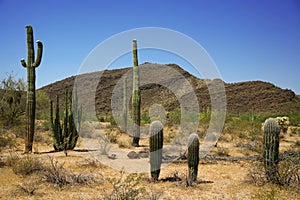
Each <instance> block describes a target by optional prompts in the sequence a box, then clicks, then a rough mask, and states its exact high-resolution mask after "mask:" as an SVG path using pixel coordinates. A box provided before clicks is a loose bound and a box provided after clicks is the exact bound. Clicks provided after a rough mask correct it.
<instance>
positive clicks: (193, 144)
mask: <svg viewBox="0 0 300 200" xmlns="http://www.w3.org/2000/svg"><path fill="white" fill-rule="evenodd" d="M199 144H200V143H199V137H198V135H197V134H196V133H192V134H191V135H190V136H189V138H188V168H189V174H188V181H189V184H191V183H192V182H195V181H196V180H197V174H198V164H199Z"/></svg>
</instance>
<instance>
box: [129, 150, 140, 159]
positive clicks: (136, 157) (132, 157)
mask: <svg viewBox="0 0 300 200" xmlns="http://www.w3.org/2000/svg"><path fill="white" fill-rule="evenodd" d="M127 156H128V158H130V159H140V155H139V154H138V153H137V152H135V151H130V152H129V153H128V154H127Z"/></svg>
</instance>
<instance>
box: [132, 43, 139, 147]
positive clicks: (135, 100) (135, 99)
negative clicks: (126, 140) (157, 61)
mask: <svg viewBox="0 0 300 200" xmlns="http://www.w3.org/2000/svg"><path fill="white" fill-rule="evenodd" d="M132 59H133V91H132V120H133V123H134V125H133V141H132V146H139V140H140V123H141V93H140V89H139V84H140V83H139V82H140V80H139V79H140V78H139V68H138V56H137V42H136V40H133V41H132Z"/></svg>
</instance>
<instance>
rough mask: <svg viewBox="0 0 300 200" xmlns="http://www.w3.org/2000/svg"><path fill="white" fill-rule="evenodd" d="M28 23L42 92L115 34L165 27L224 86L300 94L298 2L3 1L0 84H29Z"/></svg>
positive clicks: (0, 8)
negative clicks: (268, 86)
mask: <svg viewBox="0 0 300 200" xmlns="http://www.w3.org/2000/svg"><path fill="white" fill-rule="evenodd" d="M27 24H31V25H32V26H33V28H34V37H35V40H37V39H40V40H41V41H42V42H43V43H44V48H45V49H44V56H43V59H42V64H41V65H40V66H39V68H38V69H37V87H41V86H44V85H47V84H49V83H52V82H55V81H58V80H61V79H64V78H66V77H69V76H72V75H76V73H77V72H78V70H79V67H80V65H81V63H82V62H83V61H84V59H85V58H86V57H87V55H88V54H89V52H90V51H91V50H92V49H93V48H95V47H96V46H97V45H98V44H99V43H101V42H102V41H104V40H105V39H107V38H109V37H110V36H112V35H114V34H117V33H120V32H122V31H126V30H129V29H133V28H139V27H163V28H169V29H173V30H176V31H179V32H181V33H183V34H186V35H188V36H189V37H191V38H193V39H194V40H196V41H197V42H198V43H199V44H200V45H202V46H203V47H204V48H205V49H206V51H207V52H208V53H209V54H210V56H211V57H212V59H213V60H214V62H215V63H216V65H217V67H218V69H219V70H220V73H221V76H222V78H223V79H224V80H225V81H226V82H239V81H248V80H263V81H268V82H271V83H274V84H275V85H277V86H279V87H282V88H284V89H285V88H288V89H292V90H294V91H295V92H296V93H297V94H300V1H299V0H226V1H225V0H205V1H204V0H203V1H202V0H198V1H197V0H194V1H183V0H182V1H179V0H151V1H146V0H145V1H142V0H127V1H126V0H119V1H117V0H110V1H108V0H105V1H104V0H103V1H102V0H98V1H97V0H94V1H93V0H82V1H80V0H43V1H40V0H26V1H23V0H0V27H1V32H0V34H1V37H0V79H3V78H4V77H5V76H6V75H7V74H8V73H10V72H12V71H13V72H14V73H15V74H16V75H17V77H23V78H24V80H25V79H26V70H25V69H24V68H23V67H22V66H21V65H20V59H21V58H23V57H25V58H26V57H27V56H26V54H27V52H26V42H25V39H26V34H25V25H27ZM129 48H131V47H129ZM162 60H163V61H164V62H168V61H167V59H166V57H164V58H163V59H162ZM146 61H149V60H140V63H143V62H146ZM150 61H152V62H155V61H154V60H150ZM156 62H160V60H157V61H156ZM169 62H170V63H173V62H174V60H172V59H171V58H170V61H169ZM130 63H131V61H129V62H128V63H124V66H126V65H130ZM124 66H120V67H124ZM183 67H184V66H183Z"/></svg>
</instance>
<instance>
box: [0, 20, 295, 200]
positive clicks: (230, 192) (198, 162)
mask: <svg viewBox="0 0 300 200" xmlns="http://www.w3.org/2000/svg"><path fill="white" fill-rule="evenodd" d="M26 30H27V43H28V53H29V55H28V58H29V59H28V61H27V63H26V62H25V60H21V63H22V65H23V66H24V67H27V72H28V80H27V81H28V83H27V99H26V109H25V110H26V112H25V110H24V107H25V106H24V105H25V103H24V98H25V97H24V95H25V91H24V90H25V88H23V87H22V86H23V83H22V81H21V80H19V81H16V80H15V79H14V77H12V76H9V77H8V79H5V80H3V81H2V85H1V90H0V95H1V97H0V99H1V107H0V109H1V115H0V123H1V127H3V128H1V129H0V172H1V173H0V188H1V190H0V198H3V199H23V198H27V199H57V200H59V199H74V200H76V199H99V200H100V199H101V200H102V199H106V200H133V199H136V200H139V199H149V200H156V199H282V197H284V198H285V199H291V200H294V199H300V198H299V197H300V142H299V141H300V131H299V128H300V127H299V126H300V117H299V116H300V111H299V109H300V100H299V96H296V95H295V94H294V92H292V91H290V90H282V89H281V88H279V87H275V86H274V85H273V84H270V83H265V82H261V81H256V82H243V83H236V84H226V83H224V82H223V81H222V80H220V79H215V80H205V81H204V80H201V79H198V78H196V77H194V76H193V75H191V74H189V73H188V72H186V71H184V70H183V69H181V68H180V67H179V66H178V65H176V64H169V65H158V64H152V63H144V64H142V65H139V64H138V59H137V41H136V40H133V49H132V52H133V63H134V67H133V74H132V77H131V79H130V77H128V76H127V77H126V78H125V81H123V85H121V86H122V87H117V86H116V84H117V81H118V80H121V78H122V77H123V75H124V74H125V73H127V72H128V71H129V72H130V69H128V68H125V69H116V70H106V71H104V72H103V74H102V78H101V80H100V81H99V80H98V77H97V76H98V72H94V73H89V74H83V75H79V76H78V77H79V78H82V79H83V82H84V85H87V86H89V84H91V83H92V82H93V81H95V80H97V81H98V82H97V83H98V85H97V88H96V90H95V93H96V94H95V96H94V99H90V98H88V95H86V93H85V92H86V91H82V90H78V94H77V90H72V89H73V87H74V84H75V83H74V78H68V79H65V80H63V81H60V82H56V83H53V84H51V85H48V86H45V87H43V88H41V89H40V90H38V92H37V93H36V90H35V71H34V70H35V67H37V66H38V65H39V64H40V62H41V55H42V43H41V42H40V41H37V44H38V52H37V55H38V56H37V60H34V59H33V58H34V54H33V53H34V50H33V44H32V43H33V42H32V41H33V33H32V27H31V26H26ZM149 69H151V70H152V71H151V72H153V74H151V75H152V76H157V77H159V76H160V75H161V76H160V77H161V80H160V81H161V82H159V83H161V84H159V83H152V82H151V84H146V85H143V86H140V85H139V81H140V75H139V70H149ZM153 69H154V70H153ZM156 69H160V70H162V71H159V70H156ZM173 70H174V71H176V73H175V75H174V74H171V73H170V71H173ZM162 72H163V73H162ZM168 73H170V74H168ZM127 75H128V74H127ZM180 80H181V81H183V82H180ZM127 81H128V82H130V83H134V84H133V88H130V87H129V89H130V90H131V92H132V96H129V95H128V96H127V94H128V93H129V92H128V91H127V90H129V89H128V87H127V86H126V85H127ZM184 81H186V82H187V83H191V85H189V86H190V88H188V89H191V91H193V92H191V91H190V92H187V91H186V89H187V88H180V87H181V85H182V84H183V83H184ZM162 82H163V83H164V84H165V85H164V84H162ZM166 83H167V84H166ZM214 84H222V85H224V90H225V91H223V92H224V93H222V92H220V91H217V92H215V91H208V90H210V89H212V88H210V87H209V86H211V85H214ZM131 85H132V84H131ZM167 86H170V87H171V86H172V87H174V88H176V90H175V89H174V88H173V89H174V91H176V92H177V93H176V92H175V93H172V92H173V90H171V89H169V88H168V87H167ZM62 87H63V89H62ZM178 88H179V89H178ZM177 89H178V91H177ZM62 91H64V93H65V95H64V101H63V103H62V101H59V98H61V96H63V94H62V93H63V92H62ZM211 92H215V93H213V94H211ZM225 93H226V95H227V102H226V103H227V107H228V110H227V113H226V115H225V114H224V121H222V120H220V121H217V119H219V118H222V116H221V115H222V113H221V112H222V111H224V112H225V111H226V109H224V108H223V109H219V110H218V109H215V110H211V109H212V108H214V106H213V105H211V104H213V103H212V102H210V101H212V99H214V98H215V99H218V100H220V101H219V102H218V103H220V102H221V101H222V103H224V101H225V100H224V98H223V95H225ZM249 93H251V95H248V94H249ZM36 94H37V95H36ZM114 94H120V95H119V96H118V95H117V96H113V95H114ZM77 95H79V96H81V97H83V99H81V100H78V98H77V97H78V96H77ZM214 95H215V96H214ZM191 96H193V97H195V100H197V102H196V104H197V105H192V106H191V105H190V104H193V100H191V98H190V97H191ZM212 96H213V97H214V98H210V97H212ZM112 97H114V98H115V99H111V98H112ZM127 97H130V98H127ZM154 97H155V98H154ZM216 97H218V98H216ZM54 99H56V103H55V106H54V104H53V100H54ZM61 99H62V98H61ZM116 99H117V100H118V101H119V102H122V106H123V107H122V109H121V108H120V107H114V106H116V105H114V104H113V101H115V100H116ZM209 99H211V100H209ZM223 100H224V101H223ZM91 102H92V103H91ZM182 102H185V103H187V104H185V105H184V106H182V105H181V103H182ZM198 104H199V105H198ZM220 104H221V103H220ZM87 105H88V107H87ZM91 105H93V106H92V108H91ZM129 105H130V106H129ZM153 105H156V107H154V106H153ZM45 106H47V107H48V108H49V110H47V109H45ZM181 106H182V107H181ZM189 106H190V107H189ZM198 106H200V109H198V110H197V112H190V110H189V109H191V110H193V108H194V107H198ZM62 107H63V109H60V108H62ZM124 107H125V108H126V109H124ZM36 109H37V110H36ZM87 109H91V110H92V111H95V112H94V113H93V114H96V116H94V115H92V114H90V113H88V112H86V113H88V114H84V111H86V110H87ZM149 110H151V112H150V111H149ZM220 110H221V111H220ZM48 112H49V113H48ZM25 113H26V114H27V115H26V116H25ZM36 113H37V117H36V116H35V114H36ZM220 116H221V117H220ZM130 120H131V121H130ZM183 121H184V122H185V126H184V127H183V126H181V125H182V123H183ZM223 122H224V126H223ZM217 123H220V124H218V125H222V129H218V126H216V124H217ZM198 124H199V125H198ZM194 125H197V127H196V129H195V130H193V132H192V131H191V130H192V129H193V127H194ZM25 127H26V129H25ZM209 131H210V132H209ZM219 134H220V135H219ZM24 144H25V150H24V148H23V147H24ZM203 146H204V147H203ZM210 148H211V149H210ZM206 150H207V152H206ZM206 153H207V154H206ZM145 169H146V170H145Z"/></svg>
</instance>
